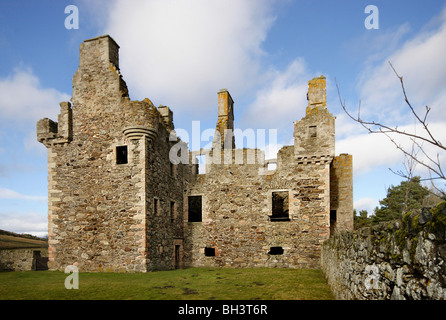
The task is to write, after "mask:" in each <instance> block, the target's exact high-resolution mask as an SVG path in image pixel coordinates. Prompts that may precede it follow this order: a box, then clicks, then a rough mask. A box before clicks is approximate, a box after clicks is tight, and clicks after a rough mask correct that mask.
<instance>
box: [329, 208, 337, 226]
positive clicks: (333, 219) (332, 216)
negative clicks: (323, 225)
mask: <svg viewBox="0 0 446 320" xmlns="http://www.w3.org/2000/svg"><path fill="white" fill-rule="evenodd" d="M335 222H336V210H330V223H331V224H333V223H335Z"/></svg>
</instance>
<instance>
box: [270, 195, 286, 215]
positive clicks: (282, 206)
mask: <svg viewBox="0 0 446 320" xmlns="http://www.w3.org/2000/svg"><path fill="white" fill-rule="evenodd" d="M288 196H289V192H288V191H279V192H273V194H272V215H271V216H270V218H271V221H290V217H289V208H288V202H289V201H288Z"/></svg>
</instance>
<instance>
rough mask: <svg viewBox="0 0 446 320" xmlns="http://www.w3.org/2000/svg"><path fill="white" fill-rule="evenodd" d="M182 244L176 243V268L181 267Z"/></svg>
mask: <svg viewBox="0 0 446 320" xmlns="http://www.w3.org/2000/svg"><path fill="white" fill-rule="evenodd" d="M180 248H181V246H180V245H178V244H177V245H175V253H174V254H175V262H174V264H175V269H179V268H180Z"/></svg>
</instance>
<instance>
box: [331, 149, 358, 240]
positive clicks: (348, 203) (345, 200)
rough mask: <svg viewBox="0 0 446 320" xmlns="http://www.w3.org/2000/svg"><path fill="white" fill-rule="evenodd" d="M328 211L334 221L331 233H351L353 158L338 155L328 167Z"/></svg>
mask: <svg viewBox="0 0 446 320" xmlns="http://www.w3.org/2000/svg"><path fill="white" fill-rule="evenodd" d="M330 210H331V211H334V212H335V216H336V221H335V222H334V223H331V225H332V230H331V232H332V233H336V232H342V231H353V214H352V212H353V157H352V156H351V155H349V154H340V155H339V156H337V157H335V158H334V159H333V162H332V163H331V166H330Z"/></svg>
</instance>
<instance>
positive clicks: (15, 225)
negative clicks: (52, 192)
mask: <svg viewBox="0 0 446 320" xmlns="http://www.w3.org/2000/svg"><path fill="white" fill-rule="evenodd" d="M1 217H2V218H1V219H0V229H2V230H7V231H11V232H16V233H27V234H32V235H35V236H39V237H43V236H45V235H47V234H48V218H47V216H46V215H45V214H40V213H37V212H27V213H18V212H3V213H1Z"/></svg>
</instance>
